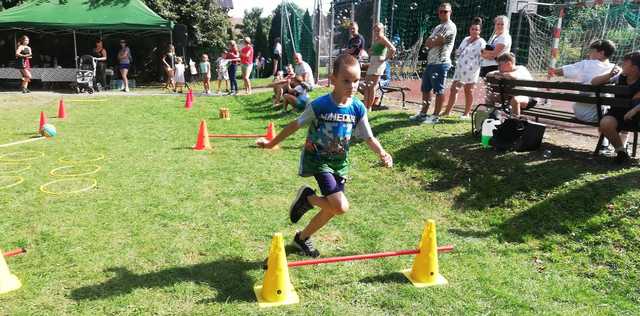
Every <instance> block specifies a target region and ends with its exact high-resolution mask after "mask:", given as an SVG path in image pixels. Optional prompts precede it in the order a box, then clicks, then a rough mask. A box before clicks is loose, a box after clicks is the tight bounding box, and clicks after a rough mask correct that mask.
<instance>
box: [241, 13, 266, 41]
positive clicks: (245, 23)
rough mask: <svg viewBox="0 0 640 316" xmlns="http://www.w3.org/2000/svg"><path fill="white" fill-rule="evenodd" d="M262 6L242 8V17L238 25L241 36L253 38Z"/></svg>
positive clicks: (259, 19)
mask: <svg viewBox="0 0 640 316" xmlns="http://www.w3.org/2000/svg"><path fill="white" fill-rule="evenodd" d="M261 15H262V8H251V10H244V17H243V18H242V25H241V26H240V27H239V28H240V29H241V30H242V36H243V37H246V36H248V37H250V38H253V37H254V36H255V35H256V30H257V28H258V22H260V21H261V20H262V18H261V17H260V16H261Z"/></svg>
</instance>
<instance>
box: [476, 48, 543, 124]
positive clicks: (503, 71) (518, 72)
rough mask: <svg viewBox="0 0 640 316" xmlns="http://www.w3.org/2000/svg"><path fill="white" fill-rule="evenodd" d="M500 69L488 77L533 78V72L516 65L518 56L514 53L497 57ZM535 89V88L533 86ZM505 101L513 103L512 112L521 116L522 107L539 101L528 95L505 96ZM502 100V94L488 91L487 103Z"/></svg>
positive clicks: (524, 107)
mask: <svg viewBox="0 0 640 316" xmlns="http://www.w3.org/2000/svg"><path fill="white" fill-rule="evenodd" d="M496 62H497V63H498V70H496V71H492V72H490V73H488V74H487V77H493V78H496V79H510V80H533V77H532V76H531V73H530V72H529V70H527V68H526V67H525V66H516V56H515V55H514V54H513V53H504V54H502V55H500V56H498V58H496ZM533 89H535V88H533ZM505 101H508V102H509V103H510V104H511V114H513V115H514V116H520V111H521V109H526V108H528V107H533V106H535V105H536V103H537V101H536V100H535V99H533V98H529V97H527V96H522V95H516V96H505ZM500 102H501V96H500V95H499V94H497V93H493V92H487V99H486V103H487V104H495V103H500Z"/></svg>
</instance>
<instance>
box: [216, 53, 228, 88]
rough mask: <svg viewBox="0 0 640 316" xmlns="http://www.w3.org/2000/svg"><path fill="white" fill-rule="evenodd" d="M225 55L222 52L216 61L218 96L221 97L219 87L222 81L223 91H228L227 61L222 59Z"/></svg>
mask: <svg viewBox="0 0 640 316" xmlns="http://www.w3.org/2000/svg"><path fill="white" fill-rule="evenodd" d="M226 54H227V53H226V52H224V53H222V54H221V55H220V57H218V59H217V60H216V71H217V72H218V77H217V78H218V95H222V91H220V85H221V84H222V82H223V81H224V90H225V91H229V70H227V64H228V63H229V61H228V60H226V59H225V58H224V56H225V55H226Z"/></svg>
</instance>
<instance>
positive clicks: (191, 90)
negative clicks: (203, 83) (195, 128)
mask: <svg viewBox="0 0 640 316" xmlns="http://www.w3.org/2000/svg"><path fill="white" fill-rule="evenodd" d="M189 100H190V101H191V103H193V101H195V99H194V98H193V89H191V88H189Z"/></svg>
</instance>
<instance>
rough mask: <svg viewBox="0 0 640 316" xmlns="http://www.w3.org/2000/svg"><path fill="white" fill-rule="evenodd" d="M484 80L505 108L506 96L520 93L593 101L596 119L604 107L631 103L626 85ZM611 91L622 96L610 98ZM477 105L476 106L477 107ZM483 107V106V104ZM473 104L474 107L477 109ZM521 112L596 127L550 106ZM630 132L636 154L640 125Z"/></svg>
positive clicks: (624, 105)
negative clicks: (595, 108) (497, 95)
mask: <svg viewBox="0 0 640 316" xmlns="http://www.w3.org/2000/svg"><path fill="white" fill-rule="evenodd" d="M487 82H488V83H489V84H491V86H492V89H493V91H494V92H496V93H499V94H500V98H501V105H500V106H501V107H502V108H503V109H506V108H507V107H509V104H508V102H507V101H508V100H507V99H506V96H508V95H511V96H515V95H521V96H527V97H530V98H538V99H548V100H561V101H570V102H580V103H585V104H593V105H595V106H596V107H597V113H598V120H600V119H602V116H603V115H604V108H603V107H604V106H610V107H623V108H630V106H631V91H629V89H628V87H626V86H612V85H604V86H594V85H587V84H580V83H575V82H550V81H532V80H508V79H496V78H487ZM531 88H537V90H531ZM580 92H590V95H584V94H579V93H580ZM610 94H613V95H617V96H621V95H622V96H625V97H612V96H608V95H610ZM479 106H480V105H478V107H479ZM485 106H486V105H485ZM478 107H476V110H477V108H478ZM522 114H526V115H529V116H533V117H534V118H535V120H536V121H539V119H540V118H542V119H545V120H552V121H561V122H567V123H573V124H580V125H587V126H596V127H597V126H598V125H599V124H598V123H595V122H594V123H592V122H583V121H580V120H578V119H576V118H575V117H574V114H573V112H567V111H561V110H557V109H552V108H542V107H539V106H536V107H533V108H530V109H524V110H523V111H522ZM627 131H629V132H633V150H632V156H633V157H635V156H636V153H637V146H638V131H640V126H636V127H635V128H633V129H631V130H627ZM603 140H604V136H603V135H600V138H599V139H598V144H597V145H596V149H595V151H594V154H595V155H598V150H599V149H600V146H601V145H602V142H603Z"/></svg>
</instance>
